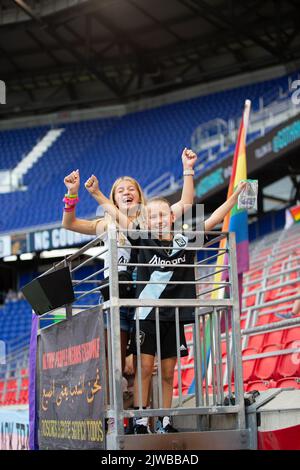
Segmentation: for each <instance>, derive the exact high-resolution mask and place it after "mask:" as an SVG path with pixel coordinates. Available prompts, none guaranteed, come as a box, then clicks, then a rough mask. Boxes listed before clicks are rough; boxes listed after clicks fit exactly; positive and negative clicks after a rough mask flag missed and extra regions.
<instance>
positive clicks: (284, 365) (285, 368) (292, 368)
mask: <svg viewBox="0 0 300 470" xmlns="http://www.w3.org/2000/svg"><path fill="white" fill-rule="evenodd" d="M296 348H299V349H300V340H298V341H290V342H289V343H285V345H284V349H296ZM278 373H279V375H280V376H281V377H297V376H298V375H300V353H290V354H285V355H284V356H281V357H280V359H279V362H278Z"/></svg>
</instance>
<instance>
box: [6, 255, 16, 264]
mask: <svg viewBox="0 0 300 470" xmlns="http://www.w3.org/2000/svg"><path fill="white" fill-rule="evenodd" d="M17 259H18V257H17V256H16V255H12V256H5V257H4V258H3V261H4V262H8V261H17Z"/></svg>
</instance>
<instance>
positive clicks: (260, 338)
mask: <svg viewBox="0 0 300 470" xmlns="http://www.w3.org/2000/svg"><path fill="white" fill-rule="evenodd" d="M265 336H266V335H265V334H260V335H251V336H249V340H248V347H249V348H254V349H256V350H257V351H259V350H260V349H261V347H262V345H263V343H264V340H265Z"/></svg>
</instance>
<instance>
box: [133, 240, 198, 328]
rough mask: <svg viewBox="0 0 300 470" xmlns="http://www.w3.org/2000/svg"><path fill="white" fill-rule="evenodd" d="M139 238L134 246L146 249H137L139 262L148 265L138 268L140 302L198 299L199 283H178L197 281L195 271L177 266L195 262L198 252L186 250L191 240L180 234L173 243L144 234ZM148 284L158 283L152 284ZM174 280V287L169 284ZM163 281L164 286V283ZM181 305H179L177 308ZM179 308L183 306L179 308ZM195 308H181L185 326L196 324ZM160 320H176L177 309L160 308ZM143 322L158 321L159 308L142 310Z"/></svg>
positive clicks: (181, 317)
mask: <svg viewBox="0 0 300 470" xmlns="http://www.w3.org/2000/svg"><path fill="white" fill-rule="evenodd" d="M139 235H140V236H139V238H138V239H136V237H134V238H135V240H132V241H131V243H132V245H138V246H145V247H149V249H147V248H139V249H138V250H137V249H136V250H134V249H133V251H135V252H136V253H137V261H138V263H143V264H148V266H138V269H137V281H146V283H145V284H137V289H136V297H137V298H139V299H194V298H196V289H195V284H192V283H191V284H177V282H182V281H190V282H191V281H193V282H194V281H195V268H194V266H191V267H182V268H180V267H176V266H179V265H180V264H185V265H186V264H190V265H193V264H194V263H195V253H196V251H195V250H186V248H187V247H188V246H189V240H188V237H187V236H185V235H183V234H176V235H175V236H174V238H173V240H172V241H164V240H159V239H158V238H153V235H152V237H151V234H150V233H149V232H140V234H139ZM148 281H152V282H155V284H150V283H148ZM169 281H172V282H175V283H174V284H166V283H167V282H169ZM160 282H161V283H160ZM176 306H177V305H176ZM178 307H179V305H178ZM194 310H195V309H194V307H179V319H180V321H183V322H185V323H188V322H191V321H193V317H194ZM159 316H160V320H163V321H170V320H173V319H174V318H175V308H173V307H160V309H159ZM139 318H140V320H146V319H147V320H155V308H152V307H140V308H139Z"/></svg>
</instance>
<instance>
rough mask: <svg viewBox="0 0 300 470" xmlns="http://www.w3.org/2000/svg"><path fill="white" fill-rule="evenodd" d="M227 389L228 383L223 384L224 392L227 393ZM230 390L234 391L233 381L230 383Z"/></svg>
mask: <svg viewBox="0 0 300 470" xmlns="http://www.w3.org/2000/svg"><path fill="white" fill-rule="evenodd" d="M228 391H229V386H228V384H226V385H224V392H225V393H227V392H228ZM231 391H232V392H234V383H232V384H231Z"/></svg>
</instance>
